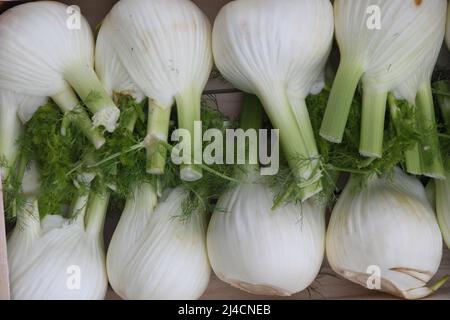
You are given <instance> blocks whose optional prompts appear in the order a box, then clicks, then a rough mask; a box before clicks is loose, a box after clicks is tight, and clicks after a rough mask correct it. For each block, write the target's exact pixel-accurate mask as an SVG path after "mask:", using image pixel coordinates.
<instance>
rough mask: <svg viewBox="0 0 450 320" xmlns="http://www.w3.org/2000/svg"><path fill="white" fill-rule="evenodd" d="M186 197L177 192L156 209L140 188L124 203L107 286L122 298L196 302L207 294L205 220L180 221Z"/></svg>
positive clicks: (150, 193) (147, 189) (146, 188)
mask: <svg viewBox="0 0 450 320" xmlns="http://www.w3.org/2000/svg"><path fill="white" fill-rule="evenodd" d="M185 198H186V192H185V191H183V190H182V189H181V188H177V189H173V190H172V191H170V193H169V195H168V196H167V198H166V199H165V200H163V201H162V202H160V203H159V204H158V205H157V204H156V194H155V192H154V190H153V188H152V187H151V186H150V185H149V184H145V183H144V184H142V185H141V186H139V187H137V188H136V190H135V192H134V195H133V196H132V197H130V198H129V199H128V201H127V203H126V206H125V209H124V211H123V213H122V216H121V218H120V221H119V224H118V226H117V228H116V230H115V231H114V235H113V237H112V239H111V243H110V245H109V249H108V254H107V269H108V277H109V281H110V283H111V286H112V287H113V289H114V291H115V292H116V293H117V294H118V295H120V296H121V297H122V298H124V299H138V300H142V299H164V300H166V299H197V298H199V297H200V296H201V295H202V293H203V292H204V290H205V289H206V287H207V285H208V282H209V276H210V266H209V262H208V256H207V252H206V240H205V238H206V217H205V215H204V213H202V212H196V213H194V214H193V215H192V216H191V217H189V218H188V220H187V221H181V220H180V219H182V217H181V215H182V210H181V205H182V202H183V201H184V200H185Z"/></svg>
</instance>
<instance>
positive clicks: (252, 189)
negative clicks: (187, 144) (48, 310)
mask: <svg viewBox="0 0 450 320" xmlns="http://www.w3.org/2000/svg"><path fill="white" fill-rule="evenodd" d="M374 4H376V5H377V6H378V8H379V9H380V13H381V17H382V19H381V30H378V29H377V28H368V24H367V23H366V22H367V13H366V9H367V7H368V6H370V5H374ZM446 5H447V3H446V1H445V0H437V1H433V2H431V1H427V2H420V3H418V2H415V1H409V0H398V1H395V2H393V1H388V0H379V1H376V2H374V1H362V0H359V1H356V0H355V1H353V0H336V1H334V6H335V12H334V14H333V7H332V5H331V3H330V1H328V0H318V1H309V0H276V1H275V0H263V1H261V0H259V1H256V0H237V1H234V2H231V3H230V4H228V5H226V6H225V7H224V8H223V9H222V10H221V12H220V13H219V16H218V17H217V19H216V21H215V23H214V28H213V30H212V31H211V28H210V25H209V22H208V21H207V19H206V18H205V16H204V15H203V14H202V13H201V11H200V10H199V9H198V8H197V7H196V6H195V5H194V4H193V3H192V2H190V1H188V0H146V1H144V0H121V1H119V2H118V3H117V4H116V5H115V6H114V7H113V9H112V10H111V12H110V13H109V14H108V15H107V17H106V18H105V19H104V21H103V23H102V26H101V28H100V30H99V33H98V37H97V42H96V48H95V58H94V44H93V38H92V35H91V33H90V30H89V27H88V26H87V23H86V21H85V20H84V19H81V21H80V26H79V27H78V28H77V27H76V26H75V27H74V26H71V27H70V28H69V26H68V24H67V16H68V15H67V7H66V6H64V5H61V4H58V3H55V2H47V1H41V2H37V3H30V4H24V5H19V6H17V7H15V8H13V9H10V10H8V11H7V12H5V13H4V14H3V15H2V16H0V46H1V48H0V105H1V107H2V108H3V109H2V112H1V119H2V120H1V122H0V130H1V134H0V142H1V145H0V151H1V153H2V155H3V157H4V161H3V163H2V166H3V167H4V170H3V175H4V177H6V183H5V189H6V190H7V191H9V192H7V203H8V207H7V212H10V214H11V216H12V217H13V218H14V217H15V218H17V224H16V227H15V229H14V231H13V232H12V233H11V235H10V238H9V239H8V255H9V265H10V283H11V293H12V297H13V298H15V299H51V298H53V299H101V298H103V297H104V296H105V292H106V286H107V283H108V279H109V282H110V284H111V286H112V287H113V289H114V290H115V291H116V292H117V293H118V294H119V295H120V296H121V297H123V298H127V299H195V298H198V297H200V296H201V294H202V293H203V291H204V290H205V288H206V286H207V284H208V281H209V276H210V263H211V266H212V268H213V270H214V271H215V273H216V274H217V275H218V276H219V277H220V278H221V279H222V280H224V281H226V282H229V283H231V284H232V285H234V286H236V287H239V288H241V289H243V290H246V291H248V292H252V293H257V294H277V295H292V294H294V293H296V292H299V291H302V290H304V289H305V288H307V287H308V286H309V285H310V284H311V283H312V281H313V280H314V278H315V277H316V276H317V274H318V272H319V270H320V266H321V263H322V260H323V255H324V249H325V244H326V248H327V249H326V251H327V256H328V260H329V262H330V264H331V266H332V268H333V269H334V270H335V271H336V272H337V273H339V274H340V275H342V276H343V277H345V278H348V279H349V280H351V281H353V282H356V283H359V284H361V285H363V286H368V283H367V280H368V279H369V278H370V275H371V274H369V273H368V270H369V269H370V268H369V267H373V266H376V267H378V268H379V269H380V281H379V282H380V284H379V286H378V287H377V288H378V289H379V290H383V291H386V292H389V293H391V294H394V295H397V296H400V297H405V298H421V297H425V296H427V295H429V294H430V293H432V292H434V291H435V290H436V289H437V288H438V287H439V286H440V285H442V281H441V282H438V283H437V284H436V285H434V286H431V287H427V283H428V282H429V281H430V280H431V278H432V277H433V275H434V274H435V273H436V271H437V269H438V267H439V263H440V259H441V255H442V236H441V233H440V231H439V226H438V223H437V220H436V217H435V214H434V211H433V207H432V206H431V205H430V203H429V202H428V200H427V198H426V195H425V190H424V188H423V186H422V185H421V183H420V182H419V181H418V180H417V179H416V178H413V177H411V176H407V175H406V174H405V173H403V172H402V171H401V170H400V169H398V168H396V167H397V166H399V165H404V167H406V169H407V171H408V172H409V173H412V174H416V175H419V174H423V175H426V176H430V177H432V178H436V179H438V181H437V182H438V183H443V182H444V180H443V178H444V177H445V170H444V165H443V163H442V156H441V153H444V152H443V148H440V147H439V141H438V135H437V132H436V124H435V115H434V109H433V101H432V95H431V84H430V82H431V73H432V71H433V69H434V65H435V63H436V59H437V53H438V52H439V50H440V48H441V45H442V41H443V37H444V33H445V20H446V19H445V12H446ZM418 21H419V22H420V23H418ZM413 22H414V23H413ZM335 25H336V36H337V40H338V44H339V47H340V49H341V66H340V68H339V70H338V73H337V75H336V79H335V81H334V84H333V88H332V89H331V93H330V94H329V99H328V92H326V90H323V91H322V89H323V87H324V83H325V71H324V70H325V64H326V62H327V59H328V54H329V52H330V50H331V46H332V41H333V31H334V29H335V28H334V26H335ZM423 25H427V26H430V27H429V28H421V27H420V26H423ZM19 31H20V32H19ZM213 56H214V60H215V63H216V65H217V67H218V69H219V71H220V72H221V73H222V74H223V76H224V77H225V78H226V79H227V80H229V81H230V82H231V83H233V84H234V85H235V86H236V87H238V88H240V89H242V90H244V91H246V92H249V93H253V94H255V95H256V96H258V98H259V100H260V101H261V102H262V105H263V107H264V111H265V113H266V114H267V116H268V118H269V119H270V122H271V124H272V125H273V127H275V128H278V129H280V142H281V147H282V149H283V153H284V156H285V160H286V163H287V166H288V167H289V168H290V169H289V170H287V173H286V174H285V176H284V177H281V175H279V176H275V177H272V179H268V180H271V181H266V179H262V178H261V177H259V175H258V171H257V167H256V166H255V165H250V164H249V165H248V166H244V167H243V168H239V169H237V168H234V169H233V170H232V171H235V172H233V174H228V173H230V172H229V171H230V168H228V167H222V166H220V167H219V168H214V169H212V168H210V167H205V166H203V165H189V164H183V165H181V166H180V168H179V171H180V172H179V174H177V173H176V171H177V170H178V168H176V170H174V166H173V165H172V164H171V162H170V160H169V159H167V157H166V149H169V146H168V145H167V143H166V141H167V138H168V136H169V133H170V127H171V125H170V120H171V107H172V105H173V104H174V103H175V102H176V105H177V108H176V111H177V123H178V127H179V128H183V129H187V130H188V131H189V132H191V133H192V132H193V131H194V121H196V120H200V119H201V118H202V117H201V115H202V110H201V107H200V105H201V93H202V90H203V88H204V86H205V83H206V81H207V79H208V76H209V73H210V71H211V68H212V64H213ZM94 60H95V70H96V73H95V72H94V68H93V65H94ZM96 74H98V77H97V75H96ZM361 79H362V84H363V86H362V90H363V91H362V96H363V97H362V106H361V108H362V113H358V112H357V111H359V108H358V107H359V105H358V102H359V99H358V97H359V96H358V94H359V93H357V96H356V97H354V94H355V91H356V87H357V85H358V83H359V81H360V80H361ZM72 88H73V89H72ZM73 90H75V92H76V93H77V94H75V92H74V91H73ZM321 91H322V93H321V94H320V95H316V96H315V97H314V98H310V99H309V100H308V101H309V102H310V103H309V104H308V103H307V100H306V98H307V96H308V95H309V94H310V93H314V94H317V93H319V92H321ZM77 95H78V96H77ZM47 97H50V98H51V101H50V102H47V104H46V105H45V106H43V107H41V108H39V109H37V108H38V106H40V105H41V104H42V103H43V102H44V101H45V100H47ZM79 98H81V100H82V101H83V102H82V103H80V102H79ZM144 98H147V99H144ZM327 100H328V107H327V108H326V110H325V105H326V102H327ZM324 102H325V103H324ZM388 102H389V103H388ZM56 105H58V106H59V108H60V110H58V109H57V108H56ZM116 105H119V106H120V108H119V109H120V112H119V109H118V108H117V107H116ZM255 105H258V103H257V102H255V101H254V100H252V99H249V100H247V104H246V107H245V109H244V113H243V115H242V121H241V122H242V126H243V127H246V128H258V127H260V124H259V122H260V121H258V120H259V119H260V117H261V116H262V113H263V111H262V109H259V108H258V107H256V106H255ZM352 105H353V107H354V108H351V106H352ZM387 105H389V110H390V113H391V117H390V119H389V123H388V124H385V123H384V119H385V115H384V113H385V110H386V108H387ZM84 106H86V107H87V108H88V110H86V109H84ZM355 109H357V110H356V111H355ZM11 110H12V112H11ZM248 110H249V111H248ZM88 111H89V112H90V113H92V120H91V119H90V118H89V113H88ZM322 111H323V112H322ZM145 115H147V118H146V117H145ZM310 116H311V117H310ZM214 117H216V120H217V119H220V116H219V115H218V114H211V113H208V114H207V116H206V118H205V116H204V117H203V120H204V121H206V120H208V119H209V120H210V124H211V127H213V126H218V125H219V123H222V122H221V121H214V119H213V118H214ZM322 117H324V121H323V124H322V127H321V129H320V135H319V127H320V123H318V122H320V121H321V120H322ZM347 118H349V121H348V123H349V124H348V126H347V127H348V128H347V130H345V124H346V122H347ZM360 118H362V124H361V125H359V119H360ZM19 119H20V120H19ZM29 119H31V120H29ZM318 119H319V121H317V120H318ZM27 120H29V121H28V123H26V125H25V128H24V127H23V126H22V124H21V121H23V122H26V121H27ZM350 120H351V121H350ZM334 122H336V123H335V124H334ZM105 130H106V131H107V132H106V133H105V132H104V131H105ZM359 130H360V132H361V133H360V132H359ZM22 131H24V133H23V134H22V135H21V132H22ZM344 135H345V137H346V139H345V140H344V141H343V143H342V144H339V145H334V144H329V143H327V142H325V141H324V140H323V139H322V138H321V137H320V136H322V137H325V138H326V139H328V140H332V141H333V142H339V141H341V140H343V139H342V138H343V136H344ZM193 138H194V139H200V137H195V136H194V137H193ZM16 141H17V142H18V143H15V142H16ZM355 141H358V142H357V143H360V144H361V147H360V150H359V151H360V153H361V156H360V155H359V152H358V148H356V150H355V148H354V144H355ZM383 141H385V143H384V145H383ZM89 142H91V143H89ZM193 142H194V143H192V146H193V148H195V147H199V146H201V141H197V143H195V141H193ZM316 142H317V143H316ZM192 151H193V154H195V152H194V151H195V150H194V149H193V150H192ZM368 156H369V157H368ZM28 160H33V162H32V165H29V164H28V165H27V164H26V163H27V162H28ZM12 169H13V170H12ZM202 169H203V172H202ZM343 171H344V172H353V173H354V174H353V176H352V178H351V180H350V182H349V184H348V185H347V186H346V188H345V190H344V192H343V193H342V195H341V197H340V198H339V200H338V203H337V205H336V206H335V208H334V210H333V214H332V217H331V221H330V225H329V227H328V232H327V234H325V204H324V202H325V201H326V200H323V199H322V200H320V199H319V198H321V197H320V196H321V195H324V194H325V197H322V198H328V197H329V192H328V191H329V190H328V189H329V187H328V185H333V184H334V180H335V178H334V177H335V176H336V175H337V174H338V173H340V172H343ZM223 173H227V174H228V175H224V174H223ZM230 175H231V177H230ZM219 178H220V179H219ZM278 178H282V179H278ZM22 181H25V182H24V183H21V182H22ZM30 181H35V182H34V183H32V182H30ZM227 182H229V184H228V183H227ZM33 185H34V186H36V187H32V186H33ZM30 186H31V187H30ZM278 189H281V191H280V190H278ZM442 189H443V188H440V189H439V190H442ZM443 192H444V193H445V190H444V191H443ZM443 192H440V193H439V192H438V193H437V194H442V193H443ZM110 197H111V198H120V199H124V198H125V199H126V203H125V206H124V209H123V213H122V216H121V219H120V222H119V225H118V226H117V228H116V230H115V232H114V235H113V238H112V240H111V243H110V246H109V248H108V252H107V254H106V259H105V257H104V253H103V243H102V229H103V223H104V219H105V214H106V211H107V210H106V209H107V206H108V200H109V198H110ZM217 197H219V200H218V202H217V205H216V209H215V211H214V213H213V215H212V217H211V221H210V223H209V228H208V230H206V229H207V225H208V216H207V213H208V211H209V203H210V200H211V199H213V198H217ZM441 198H442V196H441ZM273 200H275V204H274V201H273ZM70 202H71V205H70V206H67V205H64V204H68V203H70ZM300 202H301V203H300ZM438 207H439V206H438ZM440 207H442V206H440ZM439 212H441V214H440V216H442V215H444V216H446V215H447V216H448V210H445V209H440V210H439ZM440 220H442V219H440ZM41 221H42V222H41Z"/></svg>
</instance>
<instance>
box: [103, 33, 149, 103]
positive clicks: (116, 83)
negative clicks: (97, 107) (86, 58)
mask: <svg viewBox="0 0 450 320" xmlns="http://www.w3.org/2000/svg"><path fill="white" fill-rule="evenodd" d="M100 34H101V35H100V36H99V37H98V38H97V43H96V50H95V71H96V72H97V74H98V77H99V79H100V81H101V82H102V84H103V86H104V87H105V89H106V91H107V92H108V93H109V95H110V96H113V95H114V93H119V94H124V95H130V96H132V97H133V98H134V99H136V101H138V102H140V101H142V100H144V98H145V94H144V93H143V92H142V91H141V89H139V87H138V85H137V84H136V83H134V82H133V80H132V79H131V78H130V75H129V73H128V71H127V69H126V68H125V67H124V65H123V64H122V62H121V61H120V59H119V57H118V55H117V54H116V52H115V51H114V49H113V48H112V47H111V45H110V42H109V38H108V37H105V36H103V33H102V32H100Z"/></svg>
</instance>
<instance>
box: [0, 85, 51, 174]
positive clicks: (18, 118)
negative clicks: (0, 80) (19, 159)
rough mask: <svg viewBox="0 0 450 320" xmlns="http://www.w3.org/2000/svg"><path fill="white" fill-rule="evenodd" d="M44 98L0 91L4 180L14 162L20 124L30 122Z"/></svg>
mask: <svg viewBox="0 0 450 320" xmlns="http://www.w3.org/2000/svg"><path fill="white" fill-rule="evenodd" d="M45 100H46V98H43V97H35V96H25V95H21V94H18V93H15V92H12V91H6V90H0V157H1V158H2V161H3V164H4V166H3V168H2V175H3V179H4V180H5V179H6V178H8V174H9V171H10V169H11V167H12V166H13V165H14V162H15V161H16V155H17V148H18V146H17V143H16V142H17V139H18V138H19V136H20V133H21V128H22V123H25V122H27V121H28V120H30V118H31V116H32V115H33V113H34V112H35V111H36V110H37V109H38V108H39V107H40V106H41V105H43V104H44V103H45Z"/></svg>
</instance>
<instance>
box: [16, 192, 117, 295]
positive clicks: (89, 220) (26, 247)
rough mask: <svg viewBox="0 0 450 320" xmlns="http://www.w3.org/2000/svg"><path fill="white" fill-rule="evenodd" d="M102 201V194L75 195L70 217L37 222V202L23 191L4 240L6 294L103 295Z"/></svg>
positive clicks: (103, 204) (49, 217)
mask: <svg viewBox="0 0 450 320" xmlns="http://www.w3.org/2000/svg"><path fill="white" fill-rule="evenodd" d="M88 198H89V199H88ZM107 204H108V196H107V195H95V194H91V195H90V196H88V195H81V196H79V197H78V198H77V200H76V202H75V204H74V207H73V213H75V214H77V216H76V218H74V219H66V218H63V217H62V216H59V215H48V216H46V217H45V218H44V219H43V220H42V222H40V218H39V208H38V203H37V201H36V199H35V197H34V196H33V195H28V196H27V200H26V202H25V205H24V206H23V208H22V210H20V212H19V213H18V216H17V224H16V227H15V228H14V230H13V231H12V233H11V235H10V236H9V238H8V244H7V245H8V265H9V270H10V287H11V297H12V299H17V300H47V299H51V300H53V299H55V300H91V299H103V298H104V297H105V294H106V289H107V284H108V280H107V275H106V267H105V255H104V250H103V221H104V217H105V214H106V208H107Z"/></svg>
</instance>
